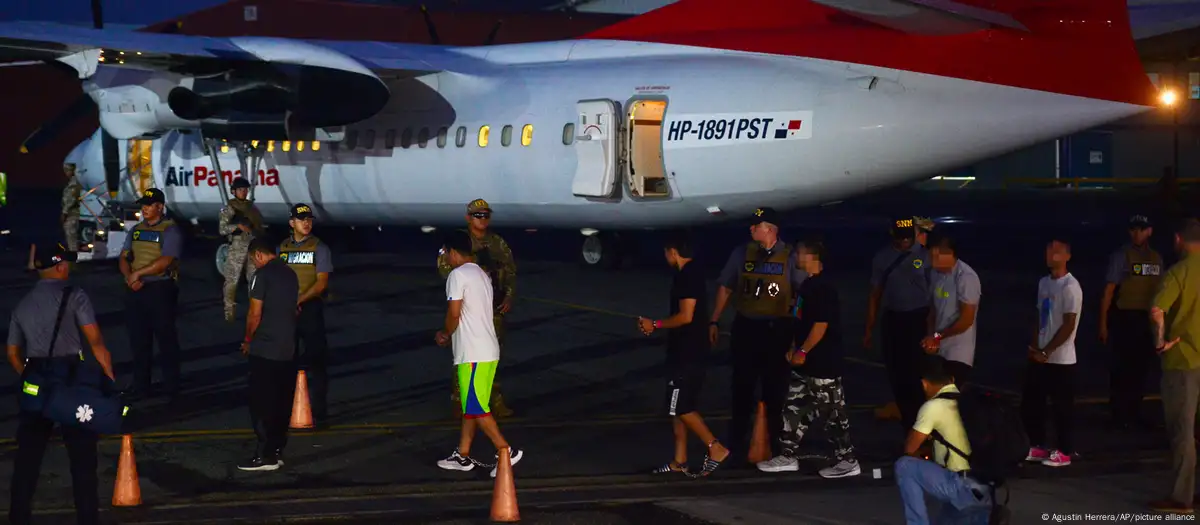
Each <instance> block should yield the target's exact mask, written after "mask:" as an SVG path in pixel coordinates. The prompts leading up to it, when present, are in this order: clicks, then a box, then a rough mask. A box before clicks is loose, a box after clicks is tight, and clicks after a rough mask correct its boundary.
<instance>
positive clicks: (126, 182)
mask: <svg viewBox="0 0 1200 525" xmlns="http://www.w3.org/2000/svg"><path fill="white" fill-rule="evenodd" d="M985 4H986V5H989V6H991V7H990V9H983V8H982V7H981V6H983V5H985ZM1125 7H1126V6H1125V2H1124V0H957V1H950V0H743V1H741V2H737V3H736V4H734V5H731V4H730V3H729V2H727V1H726V0H681V1H679V2H677V3H674V4H671V5H668V6H665V7H663V8H661V9H657V10H654V11H651V12H649V13H646V14H644V15H641V16H637V17H634V18H630V19H628V20H625V21H623V22H619V23H617V24H615V25H613V26H610V27H607V28H604V29H602V30H599V31H597V32H595V33H593V34H590V35H585V36H584V37H582V38H580V39H577V40H569V41H558V42H540V43H529V44H516V45H501V46H480V47H445V46H429V45H406V44H391V43H379V42H346V41H301V40H292V39H280V38H263V37H231V38H210V37H193V36H180V35H165V34H145V33H130V32H110V31H104V30H100V29H86V28H77V27H68V26H60V25H53V24H44V23H4V24H0V57H8V56H17V57H23V58H26V59H28V58H33V59H37V60H42V61H45V62H49V63H57V64H63V65H66V66H69V70H70V73H72V74H75V75H77V76H78V78H79V79H81V81H82V83H83V90H84V93H85V96H84V97H82V98H81V101H80V103H78V104H76V105H75V106H73V109H71V110H69V111H68V112H70V111H76V112H78V111H82V110H86V109H89V108H91V107H95V108H97V109H98V111H99V118H100V123H101V130H100V131H98V132H97V135H96V136H95V137H93V138H92V139H90V140H89V141H85V142H84V143H83V144H81V145H80V147H79V148H77V150H76V152H75V153H74V155H75V157H77V158H78V159H79V160H78V161H77V162H78V163H79V164H81V166H82V167H83V169H84V170H86V171H84V174H83V177H84V178H85V182H86V185H88V186H93V185H94V186H97V187H106V189H107V190H109V191H110V192H112V193H111V194H112V198H113V199H115V200H116V201H118V202H122V203H126V204H128V203H131V202H132V201H133V200H135V199H136V198H137V196H138V194H139V191H140V190H142V189H144V188H145V187H148V186H155V187H159V188H162V189H163V190H164V191H165V193H166V195H167V201H168V205H169V207H170V209H171V211H172V213H173V214H174V215H175V216H176V217H177V218H182V219H185V220H192V221H212V220H215V218H216V216H217V212H218V210H219V209H220V208H221V206H222V205H223V203H224V201H225V199H227V198H228V197H227V195H228V191H227V186H228V184H229V183H230V181H231V180H232V178H233V177H234V176H237V175H239V174H240V173H242V172H244V173H251V174H255V175H256V176H254V177H251V179H252V180H251V181H252V183H254V184H255V189H254V196H255V198H256V200H257V204H258V206H259V208H260V209H261V210H262V212H263V214H264V216H265V218H266V219H267V220H268V221H272V222H279V223H282V222H284V221H286V219H287V213H288V208H289V206H290V205H291V204H293V203H296V202H307V203H310V204H311V205H313V207H314V208H315V210H316V215H317V216H318V220H319V221H320V222H322V223H324V224H347V225H371V226H374V225H411V226H424V227H438V226H451V225H458V224H461V222H462V216H463V213H464V206H465V203H466V202H468V201H470V200H472V199H475V198H480V197H482V198H484V199H487V200H488V201H489V202H490V203H491V204H492V206H493V207H494V208H495V209H496V213H495V215H494V217H493V224H494V225H495V226H498V227H524V228H538V227H541V228H579V229H580V230H581V232H583V233H584V235H585V236H587V237H586V238H585V242H584V249H583V255H584V259H585V260H586V261H588V262H589V263H599V262H600V261H601V260H603V259H606V258H610V254H609V253H607V252H606V248H608V247H610V246H611V245H610V244H609V243H608V239H610V237H608V234H610V233H612V232H616V231H619V230H630V229H646V228H661V227H670V226H680V225H694V224H703V223H709V222H714V221H718V220H721V218H722V217H727V216H732V217H738V218H740V217H743V216H748V215H749V213H750V212H751V211H752V210H754V209H755V208H756V207H760V206H772V207H775V208H778V209H781V210H787V209H794V208H797V207H801V206H807V205H813V204H820V203H824V202H829V201H834V200H839V199H843V198H846V197H849V196H852V195H855V194H860V193H863V192H866V191H869V190H871V189H873V188H880V187H885V186H891V185H896V184H902V183H905V182H909V181H913V180H917V179H922V178H928V177H930V176H932V175H936V174H938V173H940V172H944V171H946V170H950V169H954V168H957V167H961V166H965V165H969V164H971V163H973V162H977V161H980V160H983V159H986V158H989V157H993V156H996V155H999V154H1002V153H1005V152H1008V151H1012V150H1014V149H1018V148H1021V147H1024V146H1027V145H1031V144H1035V143H1038V142H1042V141H1045V140H1049V139H1053V138H1056V137H1060V136H1063V135H1066V134H1069V133H1072V132H1075V131H1079V130H1083V129H1087V128H1090V127H1094V126H1096V125H1099V124H1102V123H1105V122H1109V121H1113V120H1117V119H1121V118H1124V117H1128V116H1131V115H1134V114H1137V113H1140V112H1145V111H1149V110H1151V109H1152V108H1153V106H1154V105H1155V102H1154V101H1155V97H1156V96H1157V94H1156V92H1155V88H1154V86H1153V85H1152V84H1151V83H1150V81H1149V79H1148V78H1147V76H1146V74H1145V73H1144V71H1143V69H1142V66H1141V63H1140V61H1139V59H1138V56H1137V53H1136V51H1135V49H1134V45H1133V39H1132V37H1131V34H1130V27H1129V21H1128V14H1127V11H1126V9H1125ZM80 108H82V109H80ZM64 118H66V117H64ZM49 127H53V126H49ZM42 131H44V130H39V132H42ZM39 132H35V133H34V135H33V136H31V137H30V139H29V140H28V141H27V145H28V144H35V143H38V142H42V143H44V142H45V141H46V140H49V139H48V138H47V137H45V136H42V135H45V133H39ZM151 139H152V140H151ZM206 145H207V146H208V147H206ZM218 173H219V174H220V175H218ZM130 226H131V225H130ZM597 231H599V232H600V233H601V234H600V235H594V234H595V233H597Z"/></svg>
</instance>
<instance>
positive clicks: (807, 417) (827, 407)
mask: <svg viewBox="0 0 1200 525" xmlns="http://www.w3.org/2000/svg"><path fill="white" fill-rule="evenodd" d="M825 260H826V252H825V244H824V243H822V242H821V241H817V240H813V241H807V242H804V243H802V244H801V243H798V244H797V245H796V262H797V264H798V266H799V267H800V269H802V270H804V271H805V272H807V273H808V278H807V279H805V280H804V283H803V284H801V285H800V296H799V297H798V298H797V299H796V307H795V309H794V313H795V317H796V321H795V323H796V332H795V340H794V341H793V343H792V344H793V345H794V346H793V348H792V350H790V351H788V354H787V358H788V361H790V362H791V363H792V367H793V368H792V379H791V384H790V385H788V400H787V408H785V409H784V411H783V433H782V434H781V437H780V439H779V441H780V445H781V448H782V450H783V453H782V454H780V455H779V456H776V457H774V458H771V459H769V460H767V461H763V462H760V463H759V464H758V469H759V470H761V471H763V472H785V471H795V470H799V468H800V467H799V462H798V461H797V460H796V454H797V449H798V448H799V446H800V440H801V439H803V438H804V433H805V432H806V431H808V427H809V425H811V424H812V423H813V421H816V420H817V419H818V418H822V417H823V418H824V419H825V434H826V435H827V436H828V437H829V441H830V442H832V443H833V447H834V456H835V457H836V459H837V464H836V465H834V466H832V467H829V468H825V469H821V477H824V478H844V477H847V476H857V475H859V474H861V473H862V469H861V468H860V467H859V465H858V460H857V459H855V457H854V446H853V445H851V444H850V417H849V416H850V413H849V412H848V411H847V410H846V397H845V395H844V393H843V391H842V350H843V349H842V315H841V304H840V303H839V301H838V293H837V289H836V288H835V287H834V286H833V281H832V280H831V279H830V277H829V276H827V275H826V274H825V271H824V270H825V264H824V261H825Z"/></svg>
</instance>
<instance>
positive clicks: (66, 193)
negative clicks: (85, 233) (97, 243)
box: [59, 175, 83, 252]
mask: <svg viewBox="0 0 1200 525" xmlns="http://www.w3.org/2000/svg"><path fill="white" fill-rule="evenodd" d="M82 194H83V184H80V183H79V177H77V176H74V175H72V176H71V177H70V178H68V179H67V185H66V187H64V188H63V193H62V216H61V217H59V221H60V222H61V223H62V227H63V235H64V236H65V237H66V241H67V250H68V251H72V252H77V251H79V200H80V198H81V195H82Z"/></svg>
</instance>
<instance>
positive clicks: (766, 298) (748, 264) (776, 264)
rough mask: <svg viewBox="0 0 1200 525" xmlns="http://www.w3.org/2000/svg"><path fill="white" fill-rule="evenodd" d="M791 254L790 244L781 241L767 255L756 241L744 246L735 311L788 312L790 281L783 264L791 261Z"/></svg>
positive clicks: (779, 314)
mask: <svg viewBox="0 0 1200 525" xmlns="http://www.w3.org/2000/svg"><path fill="white" fill-rule="evenodd" d="M791 257H792V251H791V248H790V247H789V246H787V245H785V244H783V243H782V242H781V243H779V244H777V245H776V249H775V251H773V252H771V254H770V255H769V256H767V255H766V253H765V250H763V249H762V247H760V246H759V245H758V243H756V242H752V243H750V244H748V245H747V246H746V260H745V262H744V263H743V264H742V271H741V276H740V280H741V290H740V291H738V301H737V311H738V313H740V314H743V315H750V316H761V317H767V316H774V317H785V316H787V315H788V310H789V309H790V308H791V306H792V283H791V281H790V280H789V279H788V274H787V265H788V264H791Z"/></svg>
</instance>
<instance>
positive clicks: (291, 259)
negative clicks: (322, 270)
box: [284, 252, 313, 264]
mask: <svg viewBox="0 0 1200 525" xmlns="http://www.w3.org/2000/svg"><path fill="white" fill-rule="evenodd" d="M284 260H285V261H286V262H287V263H288V264H313V252H290V253H288V254H287V257H286V258H285V259H284Z"/></svg>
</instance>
